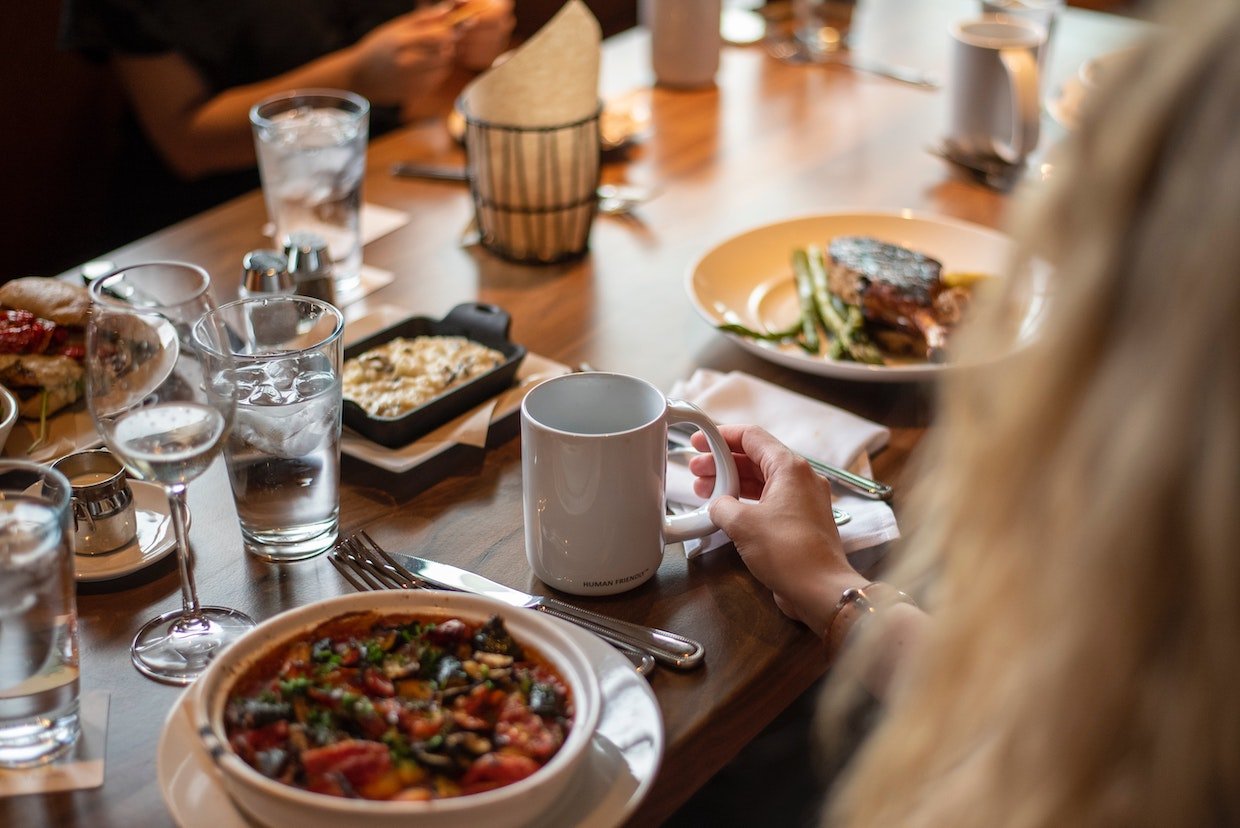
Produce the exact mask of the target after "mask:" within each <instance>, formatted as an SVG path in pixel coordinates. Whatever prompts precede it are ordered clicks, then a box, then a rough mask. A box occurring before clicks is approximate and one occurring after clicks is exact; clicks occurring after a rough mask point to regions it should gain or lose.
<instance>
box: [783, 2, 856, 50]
mask: <svg viewBox="0 0 1240 828" xmlns="http://www.w3.org/2000/svg"><path fill="white" fill-rule="evenodd" d="M856 8H857V0H793V1H792V13H793V19H794V20H795V25H796V39H797V40H798V41H800V43H801V46H802V47H803V48H804V49H805V51H806V53H807V54H808V55H809V57H811V58H815V59H820V58H824V57H826V56H827V55H829V54H831V53H832V52H838V51H840V50H842V49H846V48H848V35H849V32H850V31H851V30H852V22H853V13H854V12H855V11H856Z"/></svg>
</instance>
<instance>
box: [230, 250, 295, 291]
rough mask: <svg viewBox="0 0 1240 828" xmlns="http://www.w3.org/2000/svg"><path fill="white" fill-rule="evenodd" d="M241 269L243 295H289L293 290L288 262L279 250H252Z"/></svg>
mask: <svg viewBox="0 0 1240 828" xmlns="http://www.w3.org/2000/svg"><path fill="white" fill-rule="evenodd" d="M241 267H242V269H243V275H242V277H241V290H242V292H243V293H289V292H290V291H291V290H292V289H293V277H292V276H291V275H289V272H288V260H287V259H286V258H285V257H284V254H283V253H281V252H280V251H278V250H251V251H250V252H249V253H246V254H245V258H243V259H242V260H241Z"/></svg>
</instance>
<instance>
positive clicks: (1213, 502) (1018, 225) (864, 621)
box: [691, 0, 1240, 828]
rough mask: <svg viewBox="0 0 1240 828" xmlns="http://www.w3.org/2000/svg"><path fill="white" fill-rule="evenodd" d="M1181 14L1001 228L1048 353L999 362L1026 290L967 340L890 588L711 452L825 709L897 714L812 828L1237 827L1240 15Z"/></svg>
mask: <svg viewBox="0 0 1240 828" xmlns="http://www.w3.org/2000/svg"><path fill="white" fill-rule="evenodd" d="M1171 5H1172V4H1168V6H1167V7H1165V9H1166V11H1171V8H1170V6H1171ZM1174 12H1175V14H1174V16H1170V15H1167V16H1165V17H1166V19H1165V21H1164V22H1165V29H1164V30H1163V31H1162V32H1160V33H1159V35H1158V36H1157V37H1156V38H1155V39H1154V40H1153V41H1152V43H1151V44H1150V45H1149V46H1148V47H1147V49H1145V50H1144V51H1142V52H1140V53H1139V54H1138V55H1137V56H1136V57H1134V59H1133V61H1132V63H1130V64H1129V65H1128V66H1127V67H1126V71H1124V72H1121V73H1118V74H1119V76H1120V79H1119V82H1118V83H1116V84H1115V85H1114V86H1113V87H1112V88H1110V89H1109V90H1107V92H1106V93H1104V94H1102V95H1100V96H1099V99H1098V100H1097V102H1096V105H1091V109H1090V111H1089V112H1088V113H1087V117H1086V122H1085V123H1084V124H1083V125H1082V128H1081V129H1080V131H1079V132H1078V133H1076V134H1074V135H1073V136H1072V137H1071V138H1069V139H1068V140H1067V142H1066V144H1065V146H1064V147H1063V148H1062V149H1063V151H1062V153H1061V154H1059V155H1058V156H1056V162H1055V172H1054V175H1053V176H1052V178H1051V180H1050V181H1049V182H1047V183H1046V184H1045V185H1043V186H1042V187H1041V188H1040V189H1039V190H1038V191H1036V193H1035V194H1034V200H1032V201H1030V202H1027V203H1024V204H1023V205H1022V208H1023V209H1022V210H1020V211H1019V212H1018V214H1017V216H1016V220H1015V222H1014V223H1013V232H1014V235H1015V236H1016V238H1017V241H1018V243H1019V244H1020V245H1021V247H1022V250H1023V253H1024V256H1022V257H1021V258H1020V261H1029V259H1030V258H1031V257H1037V258H1041V259H1043V260H1045V262H1047V263H1048V264H1049V265H1050V266H1051V268H1052V269H1053V276H1052V284H1051V291H1050V299H1049V305H1048V308H1047V313H1046V316H1045V318H1044V321H1043V324H1042V328H1041V330H1040V332H1039V337H1038V339H1037V341H1036V342H1035V343H1033V344H1031V345H1029V346H1028V347H1026V348H1024V349H1022V350H1020V351H1014V350H1013V348H1014V343H1015V341H1016V332H1015V331H1013V330H1012V323H1013V321H1014V319H1016V317H1014V316H1013V315H1012V314H1010V313H1005V309H1008V308H1011V307H1012V303H1013V302H1017V301H1019V300H1020V299H1021V297H1027V296H1029V295H1030V291H1032V290H1033V289H1034V281H1033V280H1034V279H1035V278H1036V275H1035V273H1036V271H1035V270H1034V269H1032V268H1028V267H1016V268H1014V269H1012V270H1011V272H1009V273H1008V274H1006V275H1005V277H1004V279H1003V280H1001V283H1000V284H999V285H996V287H998V288H999V289H1000V290H999V295H998V296H994V297H992V300H994V301H992V302H991V303H990V305H989V307H988V308H986V309H984V310H983V311H982V312H981V313H980V314H979V315H978V317H977V318H975V319H974V320H973V323H972V324H971V325H970V326H968V327H966V329H964V330H962V331H961V332H960V342H959V348H960V354H961V361H962V362H965V363H968V362H975V363H976V366H975V367H973V368H970V369H968V370H961V371H959V372H956V373H953V374H951V375H950V376H949V377H948V378H947V380H945V381H944V383H943V385H942V387H941V405H940V409H939V417H938V421H937V423H936V425H935V426H934V428H932V429H931V430H930V431H929V433H928V435H927V437H926V441H925V445H924V446H922V448H921V453H920V456H919V459H920V462H919V463H918V465H917V474H916V479H915V481H914V489H913V491H912V493H911V495H910V497H911V503H910V510H909V514H910V520H909V521H908V525H909V527H910V528H911V531H910V532H909V533H908V535H907V538H906V539H905V540H904V541H902V542H901V545H900V548H899V549H898V550H897V551H896V552H894V553H893V555H894V558H895V560H894V564H895V565H894V567H893V569H892V570H891V572H890V573H888V575H887V576H886V579H887V580H888V581H889V584H888V585H886V586H877V587H873V586H867V581H868V579H867V578H865V577H863V576H861V575H860V574H858V573H857V572H856V571H854V570H853V569H852V567H851V566H850V565H849V564H848V561H847V559H846V558H845V557H844V555H843V553H842V549H841V546H840V543H839V536H838V532H837V531H836V530H835V526H834V522H833V521H832V520H831V516H830V498H829V486H828V485H827V484H826V483H824V482H823V481H821V480H820V479H818V478H816V477H815V475H814V474H813V472H812V471H810V469H809V468H808V466H807V465H806V464H805V463H804V461H802V460H800V459H798V458H797V457H795V456H794V455H793V454H792V453H791V452H789V451H788V450H787V449H786V448H785V447H784V446H783V445H782V444H780V443H778V442H777V441H776V440H774V438H772V437H770V435H768V434H766V433H765V432H763V431H761V430H760V429H756V428H753V427H730V428H727V429H725V432H724V433H725V436H726V437H727V438H728V439H729V442H730V443H731V445H732V446H733V448H734V450H735V451H736V452H737V453H738V460H739V462H740V467H741V471H742V475H743V477H744V479H745V483H744V487H743V491H744V492H748V493H749V494H750V495H751V496H754V497H757V498H759V500H758V502H756V503H744V502H738V501H736V500H734V499H728V498H723V499H721V500H720V501H718V502H716V503H715V505H714V507H713V508H712V510H711V516H712V518H714V520H715V522H716V523H717V524H718V525H719V526H721V527H722V528H724V529H725V530H727V532H728V533H729V535H730V536H731V537H732V538H733V539H734V540H735V542H736V546H737V549H738V551H739V553H740V554H741V556H742V557H743V559H744V561H745V563H746V565H747V566H748V567H749V569H750V570H751V572H752V573H753V574H754V575H755V576H756V577H757V578H759V579H760V580H762V581H763V582H764V583H765V584H766V585H767V586H769V587H770V588H771V589H772V591H773V593H774V597H775V601H776V602H777V604H778V605H779V607H780V608H781V609H782V610H783V611H784V612H785V613H786V614H788V615H789V616H790V617H792V618H794V619H797V620H799V621H801V622H803V623H805V624H807V625H808V626H809V627H810V628H811V629H812V630H813V631H814V632H815V633H817V634H819V635H820V636H823V637H824V639H825V640H826V641H827V646H828V651H827V653H826V654H825V655H826V657H828V658H831V659H833V660H837V663H836V665H835V666H834V667H833V668H832V674H831V676H830V684H831V685H834V687H835V688H836V690H835V692H836V694H837V695H834V696H832V698H833V699H835V700H836V701H838V700H839V698H840V696H839V695H838V694H839V693H840V692H842V690H846V689H849V688H852V687H855V686H856V684H857V681H856V680H859V684H860V685H861V686H864V687H865V688H866V689H867V690H869V691H870V692H871V693H874V694H876V695H877V696H879V697H880V698H882V699H883V701H884V705H883V710H882V714H881V718H880V720H879V722H878V724H877V726H876V728H875V729H874V731H873V732H872V733H871V734H870V735H869V737H868V738H867V739H866V741H865V743H864V744H863V746H862V747H861V748H860V751H859V753H858V754H857V755H856V756H855V758H854V760H853V761H852V763H851V765H850V766H849V768H848V769H847V770H846V771H845V773H844V775H843V777H842V779H840V780H838V784H837V785H836V787H835V789H834V791H833V793H832V794H831V796H830V797H829V799H828V810H827V815H826V818H825V821H824V824H830V825H833V826H837V825H838V826H845V825H848V826H852V825H856V826H910V825H915V826H953V828H960V827H963V828H968V826H978V827H979V828H981V827H982V826H985V827H986V828H991V826H997V825H1002V826H1058V825H1073V826H1118V825H1123V826H1167V825H1185V826H1188V825H1192V826H1204V825H1210V826H1215V825H1218V826H1222V825H1240V750H1237V745H1240V694H1237V693H1236V685H1237V682H1240V668H1238V667H1237V664H1238V663H1240V662H1237V659H1236V658H1235V652H1236V642H1237V640H1240V597H1238V596H1240V555H1238V554H1237V550H1238V549H1240V516H1238V515H1237V511H1236V503H1237V501H1238V499H1240V476H1238V472H1237V470H1238V469H1240V326H1238V325H1237V324H1236V321H1235V320H1236V316H1237V314H1240V235H1238V234H1237V233H1236V232H1235V227H1236V222H1237V220H1238V219H1240V132H1238V131H1237V130H1236V123H1237V116H1238V115H1240V50H1237V49H1236V48H1235V44H1236V42H1237V40H1238V39H1240V4H1237V3H1235V2H1234V0H1206V1H1204V2H1177V3H1175V4H1174ZM1000 354H1008V356H1006V357H1004V358H1003V359H1001V360H997V361H996V360H995V359H994V358H995V356H996V355H1000ZM698 447H699V448H703V447H704V443H699V446H698ZM691 467H692V468H693V470H694V471H695V473H697V474H699V475H701V476H702V477H701V479H699V480H698V481H697V484H696V485H697V490H698V492H699V494H703V493H708V492H709V491H710V488H711V485H712V484H713V477H712V475H713V471H714V470H713V460H712V459H711V458H710V456H709V455H707V456H705V457H703V458H695V459H694V460H693V461H692V466H691ZM891 584H895V585H900V586H903V587H904V588H905V589H907V590H908V591H909V592H913V593H914V594H916V595H917V596H918V597H919V598H920V599H921V600H920V602H921V603H922V604H923V605H924V606H926V607H927V608H928V609H929V615H926V614H923V613H922V612H921V611H920V610H919V609H917V608H915V607H914V606H912V605H910V604H907V603H904V602H903V601H902V600H901V597H900V596H899V594H897V593H896V592H895V588H894V587H892V586H891ZM856 588H860V589H861V590H862V591H863V593H866V594H867V595H868V597H869V598H870V601H871V603H872V604H873V606H874V608H875V611H874V612H865V611H863V610H864V609H865V607H864V604H862V603H861V602H859V601H856V600H850V599H849V597H848V596H849V595H850V594H852V595H854V597H855V594H853V593H849V592H847V590H850V589H856ZM845 641H847V642H849V644H848V646H847V648H844V647H843V642H845ZM841 651H842V652H843V657H842V658H841ZM893 675H894V676H895V677H894V679H893V678H892V676H893ZM824 721H825V722H828V723H829V726H827V729H826V730H824V733H825V734H826V738H828V739H830V738H833V737H834V735H835V734H836V733H837V730H836V729H835V727H836V725H837V724H838V721H839V720H838V718H837V717H833V716H826V717H824Z"/></svg>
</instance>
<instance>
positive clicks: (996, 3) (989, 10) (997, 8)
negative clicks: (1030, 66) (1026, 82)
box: [981, 0, 1065, 77]
mask: <svg viewBox="0 0 1240 828" xmlns="http://www.w3.org/2000/svg"><path fill="white" fill-rule="evenodd" d="M981 2H982V14H984V15H994V14H1003V15H1008V16H1009V17H1020V18H1023V19H1025V20H1029V21H1032V22H1033V23H1036V24H1037V25H1039V26H1041V27H1042V28H1043V29H1046V39H1045V40H1044V41H1042V45H1041V46H1039V47H1038V71H1040V72H1042V74H1043V76H1044V77H1045V74H1046V53H1047V52H1048V51H1050V45H1051V40H1052V39H1053V38H1054V36H1055V24H1056V23H1057V22H1059V13H1060V12H1061V11H1063V7H1064V5H1065V0H981Z"/></svg>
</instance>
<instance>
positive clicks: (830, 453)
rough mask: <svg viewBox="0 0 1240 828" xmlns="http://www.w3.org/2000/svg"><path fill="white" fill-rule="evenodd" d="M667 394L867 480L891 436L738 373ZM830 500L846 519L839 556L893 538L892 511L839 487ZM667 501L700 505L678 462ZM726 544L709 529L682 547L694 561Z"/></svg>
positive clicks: (704, 374) (707, 374)
mask: <svg viewBox="0 0 1240 828" xmlns="http://www.w3.org/2000/svg"><path fill="white" fill-rule="evenodd" d="M670 396H672V397H674V398H677V399H682V400H685V401H687V402H691V403H693V404H694V405H696V406H698V407H699V408H701V409H702V410H703V411H705V412H706V413H707V414H708V415H710V417H711V419H713V420H714V421H715V422H717V423H720V424H728V423H753V424H755V425H760V426H762V427H763V428H765V429H766V430H767V431H769V432H771V434H773V435H775V436H776V437H778V438H779V439H780V440H782V441H783V442H784V443H785V444H786V445H788V446H789V447H790V448H792V449H793V450H794V451H797V452H799V453H801V454H804V455H806V456H808V457H813V458H815V459H817V460H821V461H823V462H824V463H830V464H832V465H834V466H842V467H844V468H847V469H849V470H851V471H854V472H856V473H857V474H862V475H865V476H867V477H869V476H871V475H872V472H871V470H870V453H871V452H876V451H878V450H879V449H881V448H883V447H884V446H885V445H887V441H888V439H890V437H891V432H890V431H888V430H887V429H886V428H885V427H883V426H881V425H879V424H878V423H872V422H870V421H869V420H866V419H863V418H861V417H858V416H857V415H855V414H850V413H848V412H847V411H844V410H842V409H839V408H835V407H834V406H830V405H827V404H826V403H822V402H818V401H817V400H812V399H809V398H808V397H803V396H801V395H800V394H795V393H793V392H791V391H789V390H787V389H786V388H781V387H779V386H778V385H772V384H771V383H769V382H765V381H763V380H760V379H758V378H756V377H752V376H749V375H748V374H743V373H740V372H739V371H733V372H732V373H730V374H721V373H719V372H717V371H707V370H699V371H696V372H695V373H694V374H693V376H692V377H690V378H689V379H688V380H687V381H682V382H677V383H676V384H675V385H674V386H673V387H672V391H671V394H670ZM833 496H834V503H835V505H836V506H837V507H838V508H840V509H843V510H844V511H846V512H848V513H849V514H850V515H852V520H851V521H849V522H848V523H846V524H844V525H843V526H841V527H840V537H841V538H842V539H843V541H844V550H845V551H846V552H849V553H853V552H857V551H859V550H862V549H869V548H871V547H874V546H877V545H879V544H881V543H885V542H887V541H890V540H894V539H895V538H898V537H899V536H900V530H899V528H898V527H897V526H896V518H895V514H894V513H893V512H892V511H891V507H890V506H888V505H887V504H886V503H882V502H880V501H876V500H870V499H868V498H865V497H862V496H860V495H857V494H852V493H851V492H848V491H847V490H845V489H843V488H841V487H838V486H837V487H835V488H834V490H833ZM667 497H668V500H669V501H670V502H672V503H679V504H684V505H692V506H696V505H698V504H700V503H702V499H701V498H699V497H698V496H697V495H695V494H694V493H693V475H692V474H691V473H690V472H689V470H688V469H687V468H685V467H684V466H683V465H682V464H679V463H671V464H669V465H668V470H667ZM730 542H731V541H730V539H729V538H728V536H727V535H726V534H725V533H724V532H722V531H720V532H716V533H715V534H713V535H710V536H708V537H706V538H702V539H700V540H694V541H689V542H687V543H685V554H686V555H687V556H688V557H690V558H693V557H696V556H697V555H700V554H703V553H705V552H709V551H711V550H713V549H717V548H719V547H720V546H723V545H725V544H728V543H730Z"/></svg>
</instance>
